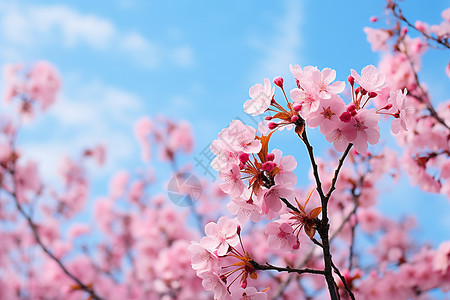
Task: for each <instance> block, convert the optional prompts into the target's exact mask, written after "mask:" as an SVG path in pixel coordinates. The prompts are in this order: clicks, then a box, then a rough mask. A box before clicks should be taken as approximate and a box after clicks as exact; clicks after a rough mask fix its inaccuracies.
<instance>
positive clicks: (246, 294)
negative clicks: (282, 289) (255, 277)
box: [231, 286, 267, 300]
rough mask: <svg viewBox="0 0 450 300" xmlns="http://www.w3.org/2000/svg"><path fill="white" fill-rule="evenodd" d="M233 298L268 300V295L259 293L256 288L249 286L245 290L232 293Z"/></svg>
mask: <svg viewBox="0 0 450 300" xmlns="http://www.w3.org/2000/svg"><path fill="white" fill-rule="evenodd" d="M231 298H232V299H236V300H267V294H266V293H264V292H258V290H257V289H256V288H254V287H252V286H249V287H247V288H245V289H243V288H239V289H238V290H235V291H232V293H231Z"/></svg>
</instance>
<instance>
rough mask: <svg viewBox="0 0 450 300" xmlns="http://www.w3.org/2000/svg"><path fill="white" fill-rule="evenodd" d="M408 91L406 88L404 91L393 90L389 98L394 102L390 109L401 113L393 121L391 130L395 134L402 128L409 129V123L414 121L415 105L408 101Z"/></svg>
mask: <svg viewBox="0 0 450 300" xmlns="http://www.w3.org/2000/svg"><path fill="white" fill-rule="evenodd" d="M407 92H408V91H407V90H406V89H404V91H403V92H402V91H401V90H397V91H392V92H391V94H390V97H389V100H388V101H389V103H391V104H392V108H391V110H390V111H392V113H394V114H397V113H398V114H399V115H398V118H395V119H394V120H392V122H391V130H392V133H394V134H397V133H398V132H399V131H400V128H402V129H403V130H404V131H408V127H409V126H408V125H411V122H413V121H414V119H413V116H414V107H413V106H412V105H411V104H409V102H408V99H407V97H406V94H407Z"/></svg>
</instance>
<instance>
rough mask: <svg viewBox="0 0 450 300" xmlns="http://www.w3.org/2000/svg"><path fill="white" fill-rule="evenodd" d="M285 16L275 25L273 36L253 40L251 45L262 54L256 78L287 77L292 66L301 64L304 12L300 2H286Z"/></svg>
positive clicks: (254, 75)
mask: <svg viewBox="0 0 450 300" xmlns="http://www.w3.org/2000/svg"><path fill="white" fill-rule="evenodd" d="M284 4H285V15H284V16H282V17H280V18H279V21H278V22H276V23H275V29H276V30H275V34H274V35H273V36H270V37H267V36H264V37H258V38H257V39H252V40H251V44H252V46H254V47H255V48H256V49H257V50H259V51H260V52H261V54H262V58H261V59H260V60H259V61H258V63H257V68H256V71H255V72H256V73H255V74H251V75H252V76H253V77H255V78H261V77H270V76H278V75H285V74H288V73H289V65H290V64H299V63H300V50H301V41H302V40H301V37H302V32H301V25H302V15H303V14H302V12H303V9H302V7H301V2H300V1H285V2H284Z"/></svg>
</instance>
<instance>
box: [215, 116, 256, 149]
mask: <svg viewBox="0 0 450 300" xmlns="http://www.w3.org/2000/svg"><path fill="white" fill-rule="evenodd" d="M255 134H256V130H255V129H254V128H253V127H251V126H248V125H244V124H243V123H242V122H241V121H240V120H233V121H232V122H231V123H230V126H228V127H227V128H225V129H223V130H222V131H221V132H220V133H219V140H221V141H223V143H224V144H225V145H226V146H227V147H229V148H230V150H233V151H236V152H245V153H258V152H259V150H261V142H260V141H259V140H257V139H255Z"/></svg>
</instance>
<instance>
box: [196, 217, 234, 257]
mask: <svg viewBox="0 0 450 300" xmlns="http://www.w3.org/2000/svg"><path fill="white" fill-rule="evenodd" d="M237 229H238V225H237V223H236V221H235V220H233V219H230V218H228V217H221V218H220V219H219V221H218V222H217V224H216V223H214V222H210V223H208V224H206V226H205V233H206V235H207V236H206V237H204V238H202V240H201V241H200V243H201V245H202V246H203V247H205V248H206V249H207V250H209V251H212V252H214V251H215V250H217V255H219V256H223V255H225V254H227V252H228V247H229V246H232V247H234V246H236V245H237V244H238V243H239V237H238V235H237Z"/></svg>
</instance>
